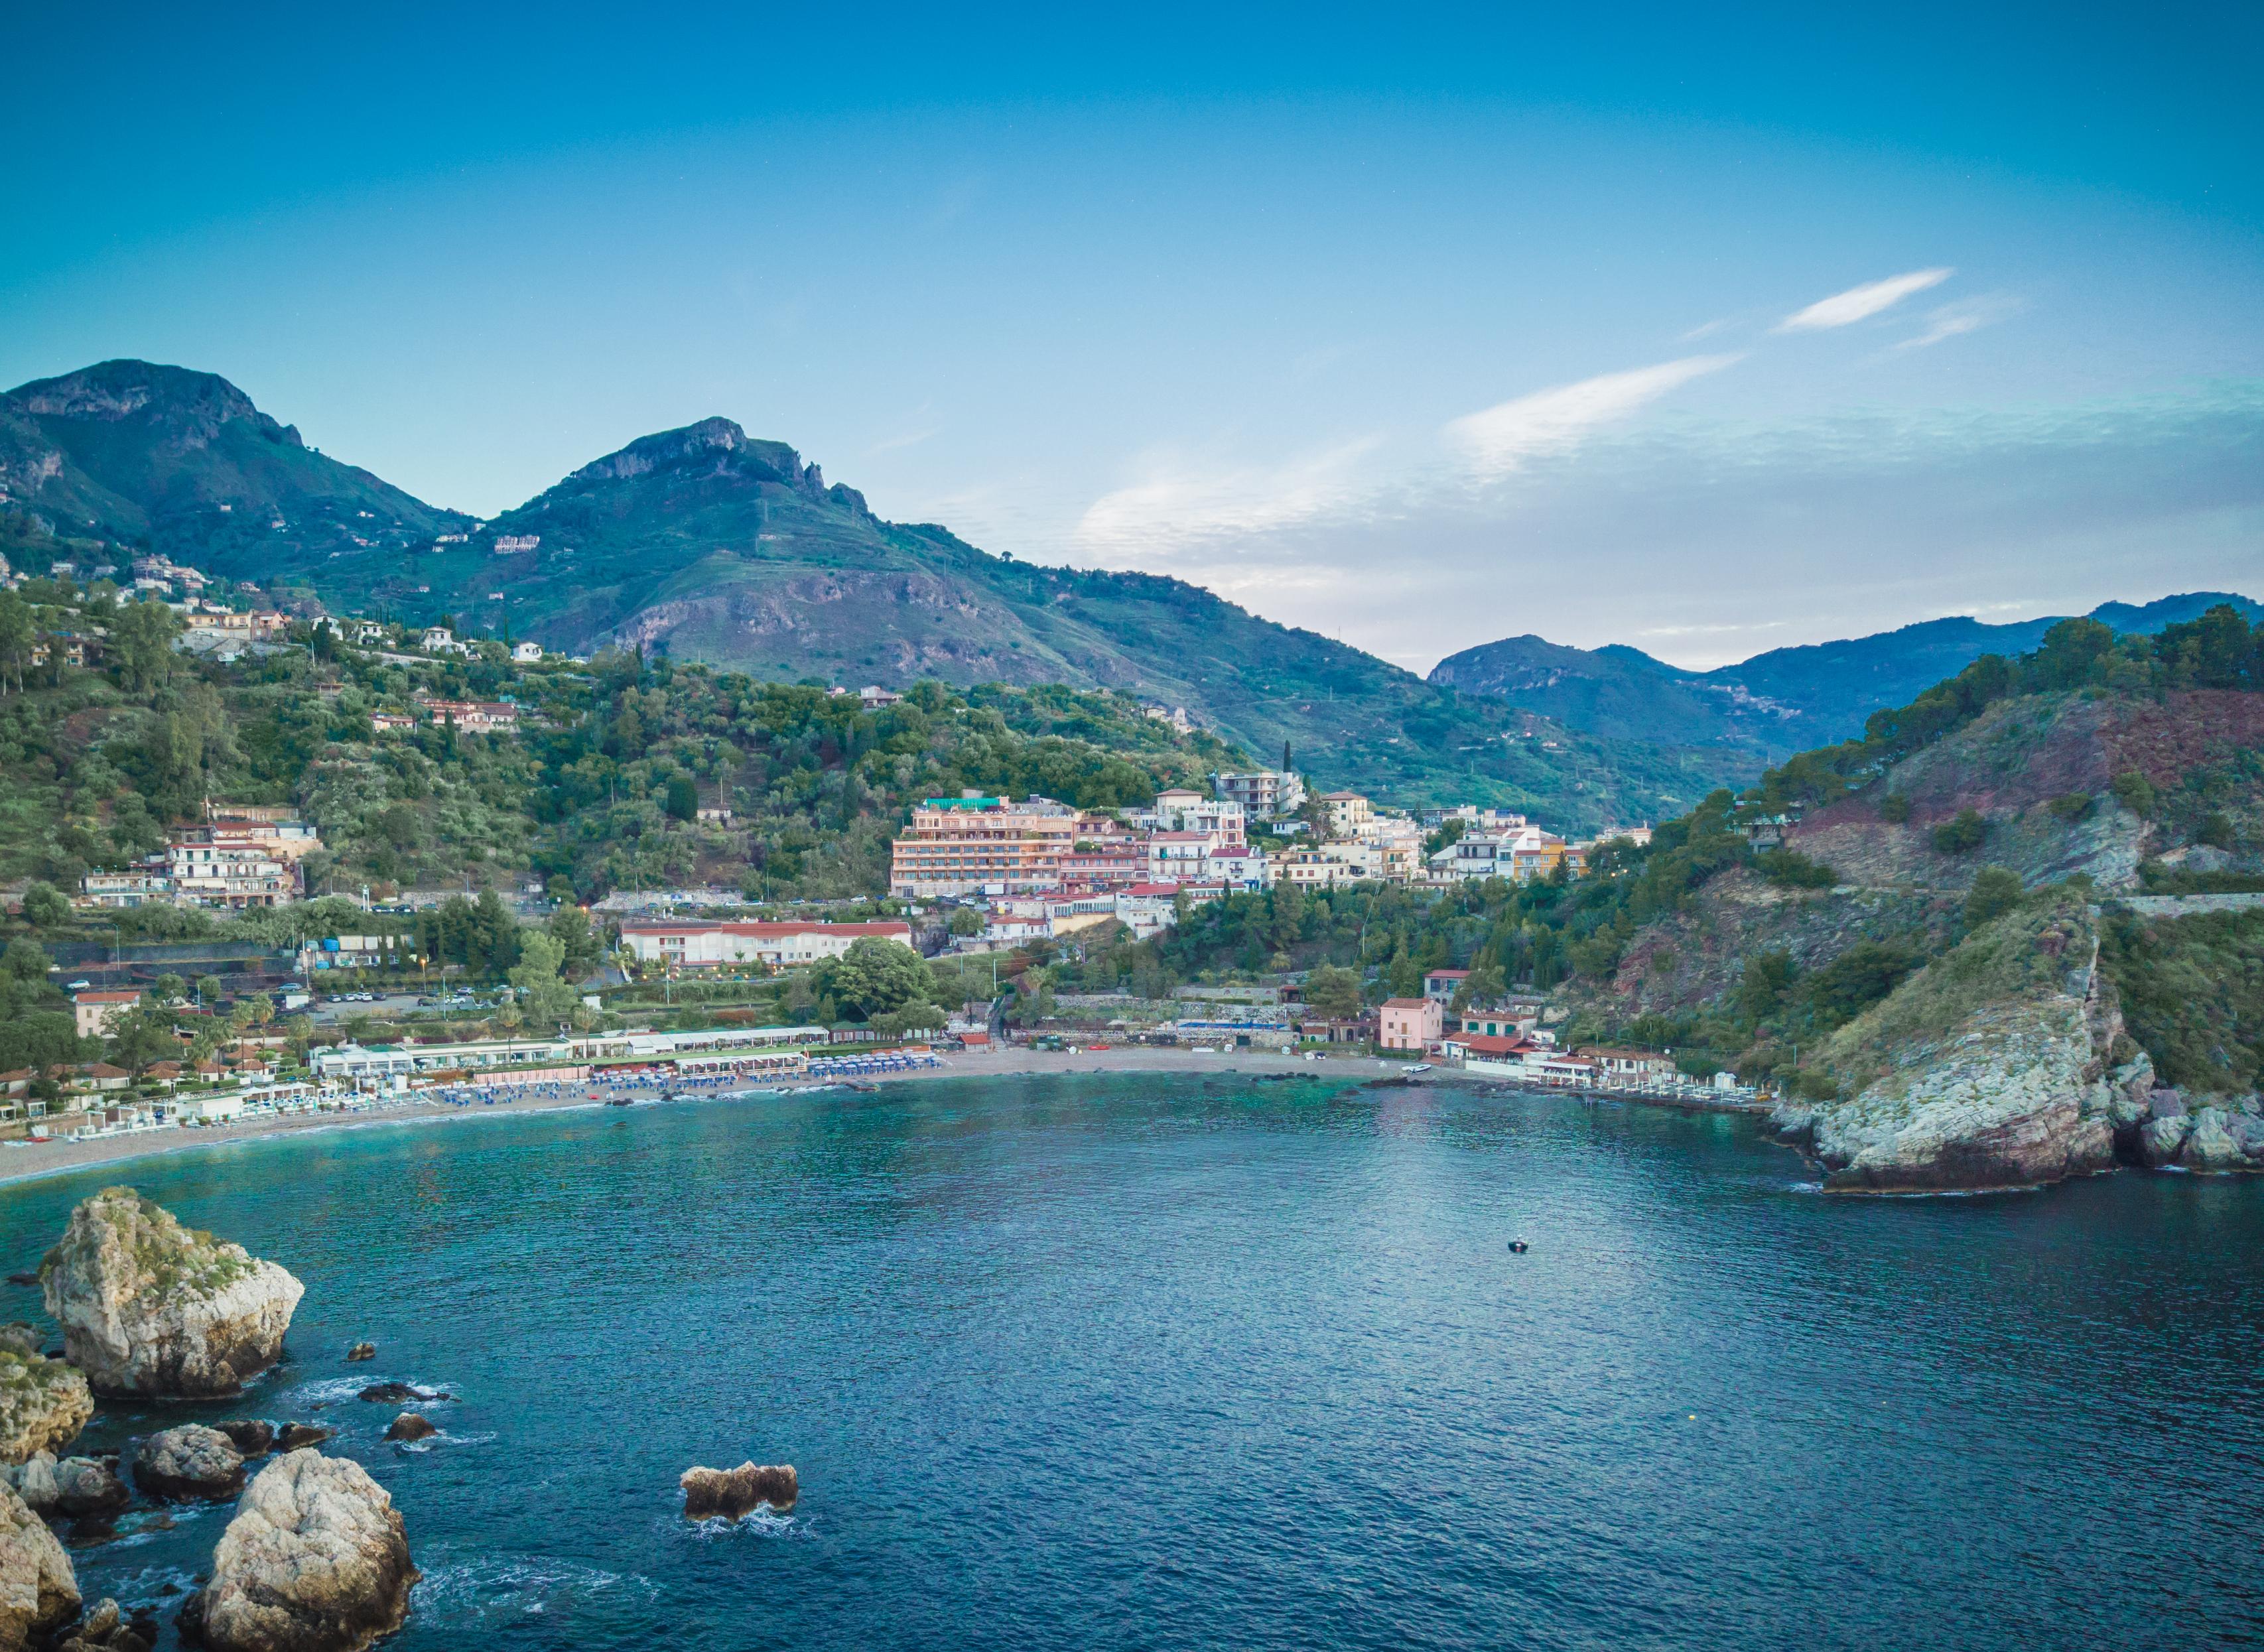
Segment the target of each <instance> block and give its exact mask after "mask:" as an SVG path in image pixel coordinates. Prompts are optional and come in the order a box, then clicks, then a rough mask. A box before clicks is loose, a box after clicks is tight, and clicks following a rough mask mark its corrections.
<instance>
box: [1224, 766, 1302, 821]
mask: <svg viewBox="0 0 2264 1652" xmlns="http://www.w3.org/2000/svg"><path fill="white" fill-rule="evenodd" d="M1210 784H1211V790H1212V791H1213V792H1215V793H1216V794H1217V795H1218V796H1219V797H1220V798H1222V799H1224V800H1228V801H1232V802H1236V803H1239V804H1241V805H1242V808H1243V812H1244V815H1247V816H1248V817H1249V818H1251V819H1252V820H1267V819H1271V818H1272V817H1273V816H1274V815H1293V814H1295V813H1296V811H1297V810H1298V809H1299V808H1303V805H1304V801H1305V782H1304V781H1303V779H1301V778H1300V777H1298V776H1297V775H1295V774H1292V773H1290V772H1288V771H1286V770H1282V769H1259V770H1257V771H1256V772H1252V773H1250V774H1214V775H1212V776H1211V777H1210Z"/></svg>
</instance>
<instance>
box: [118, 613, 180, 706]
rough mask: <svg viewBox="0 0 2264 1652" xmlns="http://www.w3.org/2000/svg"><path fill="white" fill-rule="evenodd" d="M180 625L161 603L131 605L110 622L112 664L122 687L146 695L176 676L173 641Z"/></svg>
mask: <svg viewBox="0 0 2264 1652" xmlns="http://www.w3.org/2000/svg"><path fill="white" fill-rule="evenodd" d="M180 630H181V621H180V619H179V617H178V615H176V614H175V613H174V612H173V611H172V610H171V608H168V607H167V606H166V605H164V604H163V603H162V602H129V603H127V604H125V605H122V606H121V607H120V609H119V610H118V612H116V613H114V614H112V616H111V620H110V648H109V654H110V661H111V663H112V666H113V667H115V668H116V670H117V672H118V681H119V685H120V686H121V687H123V688H124V689H126V690H127V692H129V693H136V694H147V693H149V692H152V691H153V690H155V689H156V687H157V685H159V684H161V683H163V682H164V681H165V680H166V679H167V678H168V677H171V675H172V674H173V660H174V654H173V639H174V638H175V637H176V636H178V635H179V634H180Z"/></svg>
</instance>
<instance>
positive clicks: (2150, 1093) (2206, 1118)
mask: <svg viewBox="0 0 2264 1652" xmlns="http://www.w3.org/2000/svg"><path fill="white" fill-rule="evenodd" d="M2141 1062H2143V1063H2144V1067H2143V1069H2140V1068H2139V1063H2141ZM2131 1069H2138V1070H2136V1071H2132V1076H2131V1083H2130V1086H2129V1087H2128V1088H2127V1089H2126V1090H2124V1091H2123V1092H2122V1094H2120V1095H2119V1096H2118V1098H2117V1100H2116V1103H2115V1126H2116V1128H2115V1147H2116V1148H2117V1150H2118V1151H2119V1152H2120V1153H2121V1154H2122V1157H2123V1158H2124V1159H2126V1160H2128V1161H2129V1162H2130V1163H2134V1164H2144V1165H2150V1166H2152V1167H2153V1168H2155V1169H2157V1170H2164V1169H2177V1170H2200V1171H2205V1172H2219V1171H2227V1170H2264V1100H2260V1099H2259V1098H2257V1097H2254V1096H2214V1097H2211V1098H2209V1099H2208V1100H2206V1101H2202V1100H2199V1099H2197V1098H2194V1097H2191V1096H2188V1094H2187V1093H2186V1092H2185V1091H2184V1090H2179V1089H2177V1088H2175V1087H2174V1086H2168V1085H2160V1086H2158V1085H2155V1084H2154V1083H2153V1082H2152V1080H2153V1072H2154V1069H2153V1064H2152V1062H2151V1061H2146V1058H2145V1057H2144V1056H2143V1055H2142V1056H2140V1057H2139V1058H2138V1061H2137V1062H2133V1063H2132V1064H2131ZM2131 1069H2117V1071H2118V1072H2121V1071H2130V1070H2131ZM2109 1076H2110V1078H2112V1077H2113V1076H2114V1075H2109ZM2140 1078H2143V1079H2144V1081H2145V1083H2144V1088H2140V1087H2139V1085H2138V1080H2139V1079H2140Z"/></svg>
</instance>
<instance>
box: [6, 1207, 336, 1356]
mask: <svg viewBox="0 0 2264 1652" xmlns="http://www.w3.org/2000/svg"><path fill="white" fill-rule="evenodd" d="M40 1285H41V1286H42V1288H43V1290H44V1292H45V1293H46V1297H47V1312H48V1313H50V1314H52V1315H54V1317H55V1318H56V1319H57V1320H58V1321H60V1322H62V1328H63V1347H64V1349H65V1351H66V1352H68V1354H69V1357H70V1362H71V1363H72V1364H73V1365H75V1366H77V1367H78V1368H79V1369H80V1370H82V1371H83V1372H84V1373H86V1375H87V1380H88V1381H89V1382H91V1384H92V1385H93V1387H94V1390H95V1392H96V1393H98V1394H139V1395H174V1396H182V1397H194V1396H201V1395H224V1394H234V1393H236V1391H237V1390H238V1389H239V1388H242V1387H243V1383H244V1381H245V1380H246V1379H247V1378H250V1377H251V1376H254V1375H256V1374H257V1373H259V1372H261V1371H264V1370H265V1369H266V1368H267V1367H268V1366H271V1365H272V1364H274V1363H275V1359H276V1356H277V1355H278V1354H279V1353H280V1352H281V1351H282V1349H283V1333H284V1332H285V1331H286V1330H288V1329H289V1328H290V1324H291V1315H292V1311H293V1310H294V1308H297V1307H298V1306H299V1298H300V1297H301V1295H303V1294H304V1293H305V1290H306V1287H305V1286H302V1285H301V1284H300V1283H299V1281H298V1280H297V1279H294V1278H293V1277H292V1276H291V1275H290V1274H289V1273H287V1272H285V1271H284V1270H283V1269H282V1268H279V1267H278V1266H277V1265H276V1264H274V1263H272V1262H263V1261H260V1260H258V1258H256V1257H251V1256H250V1255H248V1254H247V1253H246V1252H245V1250H244V1249H243V1246H241V1245H233V1244H224V1243H221V1242H220V1241H219V1240H216V1239H214V1237H213V1236H212V1235H210V1234H203V1233H194V1232H192V1231H191V1230H190V1229H188V1228H184V1227H182V1226H181V1224H180V1223H179V1222H178V1221H174V1220H173V1218H172V1216H171V1214H170V1213H168V1212H167V1211H165V1210H164V1209H163V1207H162V1206H158V1205H156V1203H154V1202H152V1201H151V1200H149V1199H143V1198H142V1196H141V1195H140V1194H138V1193H136V1192H134V1190H133V1189H132V1188H130V1187H112V1188H105V1189H104V1190H103V1191H102V1192H99V1193H97V1194H96V1195H94V1197H93V1198H91V1199H87V1200H85V1201H83V1203H82V1204H81V1205H80V1206H79V1207H78V1208H77V1209H76V1210H75V1211H73V1212H72V1213H71V1219H70V1224H69V1227H67V1228H65V1229H64V1230H63V1238H62V1243H61V1244H60V1245H58V1246H56V1247H55V1250H54V1252H53V1253H52V1254H51V1255H50V1256H49V1257H48V1258H47V1263H46V1264H45V1265H44V1266H42V1268H41V1269H40Z"/></svg>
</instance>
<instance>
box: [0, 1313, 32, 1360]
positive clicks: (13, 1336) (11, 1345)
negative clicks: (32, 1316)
mask: <svg viewBox="0 0 2264 1652" xmlns="http://www.w3.org/2000/svg"><path fill="white" fill-rule="evenodd" d="M11 1349H12V1350H13V1351H16V1352H17V1353H19V1354H35V1353H37V1352H39V1351H40V1328H39V1327H38V1326H37V1325H34V1324H33V1323H32V1322H31V1321H30V1320H28V1319H11V1320H10V1321H9V1322H7V1323H6V1324H4V1325H0V1353H6V1352H8V1351H10V1350H11Z"/></svg>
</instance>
